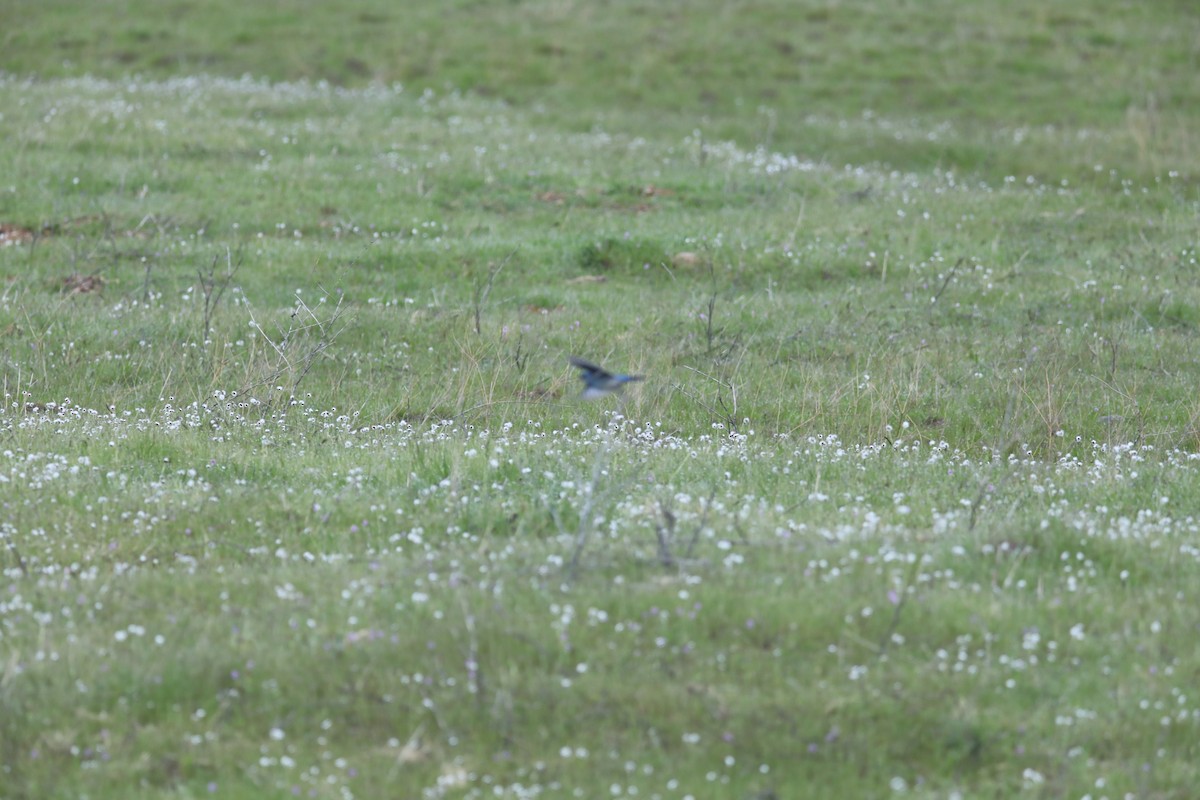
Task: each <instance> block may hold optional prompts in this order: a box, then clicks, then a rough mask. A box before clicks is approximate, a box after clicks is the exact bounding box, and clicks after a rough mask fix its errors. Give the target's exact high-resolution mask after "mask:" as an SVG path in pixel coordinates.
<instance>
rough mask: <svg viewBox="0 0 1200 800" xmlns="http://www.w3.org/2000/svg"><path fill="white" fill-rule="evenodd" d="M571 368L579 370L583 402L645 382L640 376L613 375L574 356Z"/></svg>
mask: <svg viewBox="0 0 1200 800" xmlns="http://www.w3.org/2000/svg"><path fill="white" fill-rule="evenodd" d="M571 366H573V367H577V368H578V369H579V380H581V381H583V385H584V388H583V398H584V399H585V400H595V399H596V398H597V397H605V396H607V395H610V394H616V393H617V392H620V391H621V390H622V389H624V388H625V384H627V383H633V382H634V381H643V380H645V377H644V376H642V375H614V374H612V373H611V372H609V371H608V370H606V369H604V368H602V367H598V366H596V365H595V364H593V363H592V362H590V361H584V360H583V359H582V358H576V357H575V356H571Z"/></svg>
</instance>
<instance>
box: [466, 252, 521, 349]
mask: <svg viewBox="0 0 1200 800" xmlns="http://www.w3.org/2000/svg"><path fill="white" fill-rule="evenodd" d="M516 254H517V251H516V250H513V251H512V252H511V253H509V254H508V255H507V256H505V257H504V260H503V261H501V262H500V263H499V264H498V265H497V264H492V265H489V267H488V274H487V281H486V282H484V283H479V284H477V285H476V286H475V333H476V335H478V334H479V333H480V332H481V331H482V329H483V306H484V304H485V303H487V299H488V295H489V294H491V293H492V284H493V283H495V281H496V276H497V275H499V274H500V272H501V271H502V270H503V269H504V267H505V266H506V265H507V264H508V262H509V261H511V260H512V257H513V256H515V255H516Z"/></svg>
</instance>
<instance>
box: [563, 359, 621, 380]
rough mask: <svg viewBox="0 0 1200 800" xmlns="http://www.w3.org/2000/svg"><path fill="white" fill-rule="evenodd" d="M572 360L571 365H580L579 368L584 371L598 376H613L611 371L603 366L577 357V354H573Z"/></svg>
mask: <svg viewBox="0 0 1200 800" xmlns="http://www.w3.org/2000/svg"><path fill="white" fill-rule="evenodd" d="M570 361H571V366H573V367H578V368H579V369H581V370H583V371H584V372H586V373H588V374H590V375H595V376H596V377H598V378H611V377H612V373H611V372H609V371H608V370H606V369H604V368H603V367H599V366H597V365H595V364H593V363H592V362H590V361H584V360H583V359H582V358H576V357H575V356H571V358H570Z"/></svg>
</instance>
